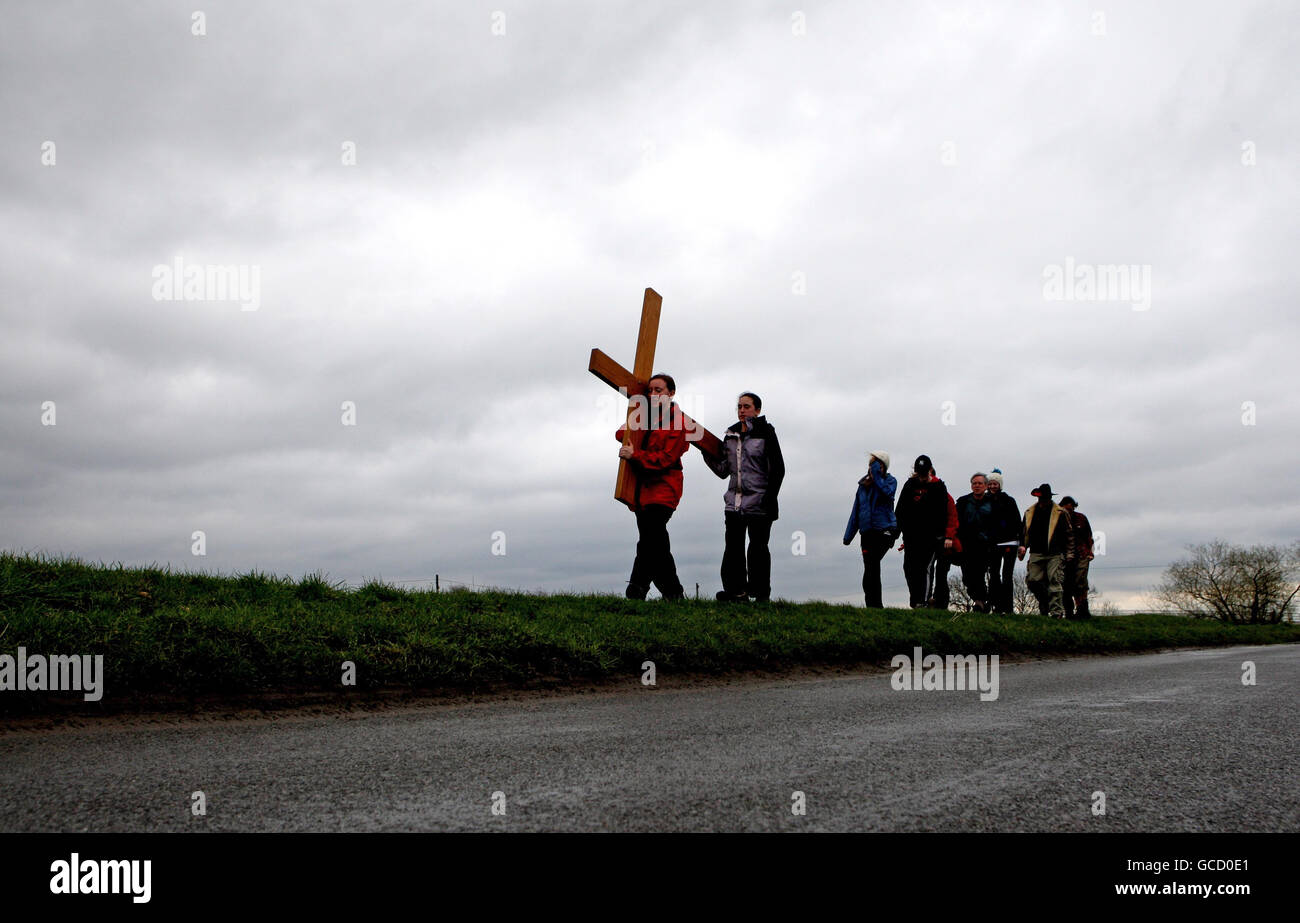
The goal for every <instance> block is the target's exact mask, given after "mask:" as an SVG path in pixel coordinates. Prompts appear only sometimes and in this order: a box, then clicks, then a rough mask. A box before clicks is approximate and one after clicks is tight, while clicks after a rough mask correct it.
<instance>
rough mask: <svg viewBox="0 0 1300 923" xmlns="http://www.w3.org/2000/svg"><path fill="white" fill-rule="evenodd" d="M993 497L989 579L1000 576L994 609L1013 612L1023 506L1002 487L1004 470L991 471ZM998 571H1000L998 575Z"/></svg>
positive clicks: (990, 489) (993, 595) (990, 484)
mask: <svg viewBox="0 0 1300 923" xmlns="http://www.w3.org/2000/svg"><path fill="white" fill-rule="evenodd" d="M988 480H989V497H990V498H992V500H993V518H994V521H995V523H996V525H995V527H994V530H995V531H994V536H993V541H994V546H993V558H992V560H991V561H990V562H989V574H990V578H989V582H990V584H992V583H993V578H994V576H996V578H997V591H996V592H994V591H993V590H992V587H991V586H990V590H989V592H990V594H991V595H992V603H993V611H994V612H1001V613H1004V614H1009V613H1010V612H1011V611H1012V609H1013V608H1014V600H1015V574H1016V550H1017V549H1018V548H1019V547H1020V506H1019V505H1018V504H1017V503H1016V501H1015V499H1014V498H1013V497H1011V496H1009V495H1008V494H1007V493H1006V492H1005V491H1004V490H1003V489H1002V488H1003V484H1002V471H1001V469H998V468H994V469H993V470H992V471H991V472H989V479H988ZM994 571H997V573H996V575H995V574H994Z"/></svg>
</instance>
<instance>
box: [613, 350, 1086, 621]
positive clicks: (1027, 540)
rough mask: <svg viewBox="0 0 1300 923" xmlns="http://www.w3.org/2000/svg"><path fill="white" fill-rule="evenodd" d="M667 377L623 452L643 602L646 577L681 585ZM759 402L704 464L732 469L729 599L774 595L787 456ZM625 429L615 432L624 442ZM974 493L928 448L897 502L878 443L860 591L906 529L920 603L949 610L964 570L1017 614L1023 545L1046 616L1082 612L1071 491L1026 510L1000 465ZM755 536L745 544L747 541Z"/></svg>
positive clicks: (681, 441)
mask: <svg viewBox="0 0 1300 923" xmlns="http://www.w3.org/2000/svg"><path fill="white" fill-rule="evenodd" d="M676 390H677V385H676V383H675V382H674V381H673V378H672V376H670V375H663V374H656V375H655V376H654V377H652V378H651V379H650V382H649V405H648V420H647V421H646V425H645V426H644V427H641V428H639V431H638V430H637V429H634V433H636V435H637V436H639V438H636V439H633V440H631V441H630V442H629V443H626V444H624V445H623V446H622V447H621V448H620V449H619V456H620V457H622V458H625V459H627V460H628V462H629V464H631V465H632V466H633V471H634V474H635V481H636V499H635V501H634V502H633V503H632V504H630V507H631V509H632V511H633V512H634V513H635V514H636V521H637V531H638V540H637V545H636V560H635V562H634V563H633V565H632V575H631V577H630V578H629V579H628V586H627V591H626V595H627V596H628V598H630V599H645V597H646V594H647V593H648V592H649V590H650V587H651V585H653V586H655V587H656V588H658V590H659V592H660V594H661V595H662V596H663V597H664V599H669V600H672V599H681V598H683V597H684V595H685V593H684V591H683V589H682V585H681V581H680V580H679V579H678V577H677V565H676V562H675V561H674V560H673V556H672V550H671V544H670V541H669V537H668V520H669V519H670V518H672V515H673V512H674V511H675V510H676V509H677V504H678V503H679V502H680V501H681V497H682V461H681V460H682V456H683V455H685V454H686V451H687V449H688V448H689V446H690V443H689V442H688V440H687V435H686V434H687V430H686V427H685V426H684V425H683V421H682V416H681V411H680V409H679V408H678V407H677V404H676V403H674V402H673V399H672V398H673V395H674V394H675V393H676ZM762 409H763V402H762V400H761V399H760V398H759V397H758V395H757V394H754V393H753V392H751V391H746V392H744V393H743V394H741V395H740V396H739V398H737V401H736V416H737V421H736V423H734V424H732V426H730V427H729V428H728V429H727V432H726V435H725V436H724V437H723V439H722V452H721V454H719V455H718V456H716V457H711V456H709V455H705V456H704V457H705V461H706V462H707V464H708V466H709V468H710V469H711V470H712V471H713V473H714V474H716V475H717V476H718V477H720V478H728V479H729V483H728V486H727V490H726V493H725V494H724V501H725V545H724V551H723V556H722V589H721V590H720V591H718V594H717V599H718V600H719V601H723V602H746V601H748V600H750V599H753V600H755V601H759V602H762V601H766V600H768V599H770V598H771V595H772V586H771V575H772V556H771V552H770V551H769V549H768V539H769V538H770V536H771V532H772V523H773V522H775V521H776V519H777V517H778V505H777V495H778V494H779V492H780V490H781V482H782V481H783V480H784V479H785V460H784V458H783V457H782V455H781V444H780V442H779V441H778V440H777V437H776V430H774V429H773V428H772V425H771V424H770V423H768V422H767V418H766V417H764V416H762V415H761V412H762ZM624 435H625V427H620V428H619V430H618V432H617V433H615V437H614V438H616V439H617V440H619V441H620V442H623V441H624ZM970 483H971V492H970V493H968V494H966V495H965V496H963V497H961V498H960V499H958V500H955V501H954V500H953V498H952V495H951V494H950V493H948V488H947V486H946V485H945V484H944V482H943V481H941V480H940V479H939V477H938V475H937V473H936V472H935V470H934V465H933V463H932V462H931V461H930V458H929V457H928V456H925V455H921V456H919V457H918V458H917V459H916V462H915V463H914V464H913V467H912V473H911V475H910V476H909V477H908V479H907V480H906V481H905V482H904V484H903V489H902V492H901V493H900V494H899V495H898V497H897V502H895V494H896V492H897V488H898V482H897V480H896V479H895V478H894V476H893V475H892V474H890V473H889V454H888V453H887V452H872V453H870V455H869V456H868V466H867V473H866V474H865V475H864V476H863V477H862V478H861V479H860V480H859V481H858V486H857V492H856V494H855V496H854V498H853V509H852V511H851V512H850V514H849V522H848V525H847V526H846V528H845V531H844V544H845V545H848V544H850V543H851V542H852V541H853V536H854V534H855V533H856V534H857V535H858V536H859V541H860V545H861V549H862V566H863V573H862V591H863V594H864V598H865V600H866V604H867V606H870V607H875V608H882V607H883V602H882V600H881V582H880V563H881V561H882V559H883V558H884V556H885V554H886V552H888V551H889V549H890V548H892V547H893V546H894V543H895V542H896V541H897V540H898V538H899V537H900V535H901V537H902V540H903V541H902V544H900V545H899V550H900V551H902V552H903V574H904V576H905V577H906V579H907V587H908V595H909V597H910V604H911V606H912V608H913V609H920V608H938V609H947V608H948V605H949V593H948V571H949V569H950V568H951V567H952V565H953V564H957V565H959V566H960V568H961V574H962V582H963V584H964V585H965V587H966V591H967V593H968V594H969V596H970V599H971V604H972V606H973V608H974V609H975V610H976V611H978V612H1004V613H1010V612H1011V611H1012V609H1013V604H1014V590H1013V579H1012V578H1013V574H1014V570H1015V562H1016V560H1018V559H1020V560H1023V559H1024V558H1025V556H1026V554H1028V556H1029V561H1028V573H1027V583H1028V585H1029V588H1030V590H1031V591H1032V592H1033V594H1034V596H1035V597H1036V598H1037V600H1038V606H1039V611H1040V612H1041V613H1042V614H1043V615H1049V616H1053V617H1059V618H1087V617H1088V615H1089V612H1088V565H1089V562H1090V561H1091V560H1092V556H1093V554H1092V551H1093V548H1092V529H1091V527H1090V526H1089V523H1088V520H1087V517H1085V516H1084V515H1083V514H1082V513H1079V512H1077V504H1076V503H1075V501H1074V499H1073V498H1072V497H1063V498H1062V499H1061V502H1060V503H1059V504H1057V503H1055V502H1054V501H1053V500H1052V497H1054V496H1055V494H1053V493H1052V488H1051V486H1050V485H1048V484H1042V485H1040V486H1039V487H1038V488H1037V489H1035V490H1034V491H1032V493H1033V496H1034V497H1036V498H1037V502H1035V503H1034V504H1033V505H1031V506H1030V507H1029V508H1028V509H1026V510H1025V511H1024V514H1023V515H1022V514H1021V512H1020V509H1019V507H1018V506H1017V505H1016V502H1015V501H1014V500H1013V499H1012V498H1011V497H1010V496H1008V495H1007V494H1005V493H1003V491H1002V473H1001V471H999V470H998V469H996V468H994V469H993V471H992V473H990V474H985V473H984V472H982V471H981V472H976V473H975V474H974V475H972V476H971V482H970ZM746 537H748V539H749V542H748V548H746V542H745V539H746Z"/></svg>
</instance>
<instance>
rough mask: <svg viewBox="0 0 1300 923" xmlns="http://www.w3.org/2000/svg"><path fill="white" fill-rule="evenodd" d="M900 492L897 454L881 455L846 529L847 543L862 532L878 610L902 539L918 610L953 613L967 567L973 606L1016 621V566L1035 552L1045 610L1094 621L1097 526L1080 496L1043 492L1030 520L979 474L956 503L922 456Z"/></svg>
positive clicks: (868, 587) (1032, 572)
mask: <svg viewBox="0 0 1300 923" xmlns="http://www.w3.org/2000/svg"><path fill="white" fill-rule="evenodd" d="M897 487H898V481H897V480H896V479H895V478H894V476H893V475H892V474H890V473H889V453H887V452H871V453H870V454H869V455H868V464H867V474H866V475H864V476H863V477H862V479H861V480H859V481H858V490H857V494H856V495H855V496H854V499H853V509H852V511H851V512H850V513H849V521H848V525H847V526H846V527H845V530H844V544H846V545H848V544H850V543H851V542H852V541H853V536H854V534H855V533H856V534H857V535H858V536H860V543H861V547H862V592H863V595H864V596H865V598H866V604H867V605H868V606H875V607H879V606H881V598H880V592H881V591H880V562H881V559H883V558H884V556H885V553H886V552H887V551H889V549H890V548H892V547H893V546H894V542H895V541H897V540H898V538H899V537H900V536H901V537H902V540H903V541H902V544H900V545H899V550H900V551H902V552H903V576H904V577H905V579H906V580H907V592H908V597H909V603H910V605H911V607H912V608H913V609H925V608H934V609H947V608H948V605H949V594H948V571H949V569H950V568H951V567H952V565H953V564H957V565H958V566H960V568H961V577H962V584H963V585H964V586H965V588H966V593H967V595H968V596H969V597H970V602H971V608H973V609H974V610H975V611H976V612H1001V613H1008V614H1009V613H1011V612H1012V611H1013V609H1014V605H1015V590H1014V574H1015V566H1016V561H1017V560H1024V559H1025V556H1026V554H1027V555H1028V556H1029V560H1028V564H1027V573H1026V575H1025V582H1026V584H1027V585H1028V587H1029V590H1030V592H1032V593H1033V594H1034V597H1035V599H1037V601H1038V611H1039V612H1040V613H1041V614H1042V615H1046V616H1051V617H1054V618H1081V619H1082V618H1088V617H1089V615H1090V613H1089V611H1088V568H1089V564H1090V562H1091V561H1092V557H1093V544H1092V526H1091V525H1090V524H1089V522H1088V518H1087V517H1086V516H1084V515H1083V514H1082V513H1080V512H1078V503H1077V502H1076V501H1075V499H1074V498H1073V497H1062V498H1061V502H1060V503H1059V504H1058V503H1056V502H1055V501H1053V500H1052V498H1053V497H1054V496H1056V494H1054V493H1053V492H1052V487H1051V485H1050V484H1046V483H1044V484H1040V485H1039V486H1038V487H1037V488H1035V489H1034V490H1033V491H1031V494H1032V495H1033V496H1034V497H1035V498H1036V501H1035V502H1034V503H1033V504H1032V505H1030V506H1029V507H1028V508H1027V509H1026V510H1025V511H1024V513H1023V514H1022V513H1021V511H1020V508H1019V506H1018V505H1017V504H1016V501H1015V500H1014V499H1012V498H1011V496H1010V495H1008V494H1006V493H1004V492H1003V490H1002V472H1001V471H1000V470H999V469H997V468H994V469H993V471H992V473H989V474H985V473H984V472H983V471H977V472H975V473H974V474H973V475H971V479H970V488H971V489H970V493H968V494H966V495H964V496H962V497H960V498H958V499H957V500H953V498H952V494H950V493H949V492H948V487H947V485H946V484H944V482H943V481H942V480H940V479H939V475H938V473H937V472H936V471H935V469H934V463H933V462H931V460H930V457H929V456H928V455H919V456H917V459H916V461H915V462H914V463H913V465H912V473H911V475H910V476H909V477H908V479H907V480H906V481H905V482H904V483H903V489H902V491H901V492H900V493H898V498H897V503H895V493H896V491H897Z"/></svg>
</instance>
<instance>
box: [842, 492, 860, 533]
mask: <svg viewBox="0 0 1300 923" xmlns="http://www.w3.org/2000/svg"><path fill="white" fill-rule="evenodd" d="M861 494H862V491H860V490H855V491H854V492H853V509H852V510H850V511H849V524H848V525H847V526H845V527H844V544H846V545H847V544H849V542H851V541H853V536H854V535H856V534H857V531H858V497H859V496H861Z"/></svg>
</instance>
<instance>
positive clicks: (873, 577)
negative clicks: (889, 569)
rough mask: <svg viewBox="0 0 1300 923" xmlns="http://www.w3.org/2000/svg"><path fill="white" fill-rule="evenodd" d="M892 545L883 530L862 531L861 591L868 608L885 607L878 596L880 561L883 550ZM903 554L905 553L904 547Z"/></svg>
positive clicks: (883, 554)
mask: <svg viewBox="0 0 1300 923" xmlns="http://www.w3.org/2000/svg"><path fill="white" fill-rule="evenodd" d="M893 547H894V542H893V540H892V539H891V538H890V537H889V536H888V535H886V534H885V533H884V532H863V533H862V593H863V596H864V597H865V598H866V601H867V607H868V608H871V609H883V608H884V607H885V604H884V602H883V601H882V600H881V598H880V592H881V591H880V561H881V559H882V558H884V556H885V552H886V551H888V550H889V549H890V548H893ZM903 554H907V550H906V549H904V550H903Z"/></svg>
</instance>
